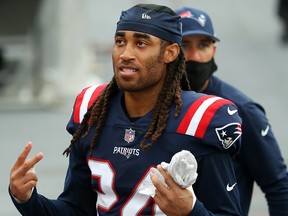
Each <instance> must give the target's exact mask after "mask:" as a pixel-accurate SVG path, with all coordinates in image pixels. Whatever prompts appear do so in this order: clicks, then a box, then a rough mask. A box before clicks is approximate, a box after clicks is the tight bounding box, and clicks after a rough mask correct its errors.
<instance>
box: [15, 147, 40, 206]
mask: <svg viewBox="0 0 288 216" xmlns="http://www.w3.org/2000/svg"><path fill="white" fill-rule="evenodd" d="M31 149H32V143H31V142H28V143H27V145H26V146H25V148H24V150H23V151H22V152H21V153H20V155H19V156H18V159H17V160H16V162H15V164H14V166H13V167H12V169H11V172H10V191H11V194H12V195H13V196H14V197H15V198H16V199H18V200H19V201H20V202H26V201H27V200H29V199H30V197H31V192H32V189H33V188H34V187H35V186H36V184H37V181H38V177H37V175H36V173H35V172H34V171H33V168H34V167H35V165H36V164H37V163H38V162H39V161H40V160H41V159H42V158H43V157H44V154H43V153H42V152H40V153H38V154H36V155H35V156H34V157H32V158H31V159H28V160H27V156H28V155H29V153H30V151H31Z"/></svg>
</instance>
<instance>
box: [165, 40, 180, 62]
mask: <svg viewBox="0 0 288 216" xmlns="http://www.w3.org/2000/svg"><path fill="white" fill-rule="evenodd" d="M179 52H180V48H179V46H178V44H176V43H173V44H170V45H168V46H167V47H166V48H165V52H164V61H165V63H170V62H172V61H174V60H175V59H176V58H177V57H178V55H179Z"/></svg>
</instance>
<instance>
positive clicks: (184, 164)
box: [161, 150, 198, 188]
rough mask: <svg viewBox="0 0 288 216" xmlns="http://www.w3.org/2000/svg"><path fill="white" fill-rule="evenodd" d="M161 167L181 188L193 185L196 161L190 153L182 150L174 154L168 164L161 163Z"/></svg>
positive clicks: (195, 175)
mask: <svg viewBox="0 0 288 216" xmlns="http://www.w3.org/2000/svg"><path fill="white" fill-rule="evenodd" d="M161 166H162V168H163V169H165V170H167V171H168V172H169V173H170V175H171V176H172V178H173V179H174V181H175V182H176V183H177V184H179V185H180V186H181V187H182V188H188V187H190V186H191V185H193V184H194V183H195V181H196V179H197V176H198V174H197V161H196V159H195V157H194V155H193V154H192V153H191V152H190V151H186V150H182V151H180V152H178V153H176V154H175V155H174V156H173V157H172V159H171V161H170V163H166V162H162V163H161Z"/></svg>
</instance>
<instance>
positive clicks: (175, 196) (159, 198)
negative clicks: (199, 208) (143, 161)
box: [151, 165, 193, 216]
mask: <svg viewBox="0 0 288 216" xmlns="http://www.w3.org/2000/svg"><path fill="white" fill-rule="evenodd" d="M157 169H158V170H159V171H160V173H161V174H162V175H163V177H164V179H165V182H166V184H167V185H168V188H167V187H165V186H164V185H163V184H162V183H161V182H160V180H159V179H158V178H157V176H155V175H153V174H151V180H152V182H153V184H154V186H155V187H156V190H155V196H154V201H155V203H156V204H157V205H158V206H159V208H160V209H161V211H163V212H164V213H165V214H166V215H173V216H176V215H177V216H178V215H179V216H180V215H181V216H182V215H183V216H184V215H188V214H189V213H190V212H191V211H192V204H193V195H192V192H191V191H190V190H189V189H186V188H182V187H180V186H179V185H178V184H177V183H176V182H175V181H174V180H173V178H172V177H171V175H170V174H169V173H168V172H167V171H165V170H164V169H163V168H162V167H161V166H160V165H158V166H157Z"/></svg>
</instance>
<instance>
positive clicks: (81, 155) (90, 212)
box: [10, 143, 97, 216]
mask: <svg viewBox="0 0 288 216" xmlns="http://www.w3.org/2000/svg"><path fill="white" fill-rule="evenodd" d="M77 144H79V145H77ZM77 144H76V145H74V146H73V147H72V150H71V153H70V158H69V160H70V161H69V167H68V170H67V174H66V179H65V184H64V190H63V192H62V193H61V195H60V196H59V197H58V198H57V199H48V198H46V197H44V196H42V195H40V194H38V192H37V189H36V188H35V189H34V190H33V194H32V196H31V198H30V199H29V200H28V201H27V202H25V203H18V202H17V201H16V200H15V199H14V198H13V197H12V195H11V193H10V196H11V199H12V201H13V203H14V205H15V206H16V208H17V209H18V211H19V212H20V213H21V215H23V216H39V215H41V216H51V215H54V216H84V215H85V216H94V215H95V214H96V207H95V203H96V200H97V195H96V193H95V192H94V191H93V189H92V185H91V172H90V169H89V167H88V165H87V161H86V154H85V152H87V148H88V147H86V146H84V145H81V143H77Z"/></svg>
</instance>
